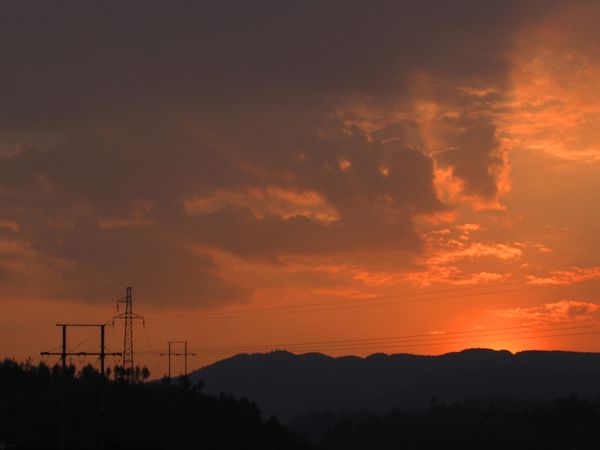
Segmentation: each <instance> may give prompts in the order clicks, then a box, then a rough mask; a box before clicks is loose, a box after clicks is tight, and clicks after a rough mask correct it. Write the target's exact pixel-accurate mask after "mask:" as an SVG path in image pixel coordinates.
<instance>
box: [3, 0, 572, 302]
mask: <svg viewBox="0 0 600 450" xmlns="http://www.w3.org/2000/svg"><path fill="white" fill-rule="evenodd" d="M561 5H562V2H549V1H544V2H541V1H540V2H536V1H528V2H521V1H503V2H486V3H485V4H484V3H482V2H479V1H461V2H456V1H421V2H395V1H377V2H366V1H365V2H351V3H346V2H341V3H340V2H312V1H300V2H275V3H273V2H269V3H263V2H247V1H218V2H216V1H215V2H212V1H205V2H190V1H170V2H159V1H144V2H137V1H131V2H126V3H122V2H108V3H102V4H98V3H96V2H88V1H80V2H74V3H72V4H70V5H68V6H57V5H52V4H50V3H46V2H39V3H37V2H33V3H29V2H27V3H23V2H22V3H19V4H12V5H7V4H3V5H2V6H0V14H2V16H3V17H5V18H7V20H6V21H5V22H6V26H3V27H2V29H1V30H0V54H2V55H3V58H2V61H1V62H0V65H1V67H0V86H1V87H2V88H1V90H0V131H1V133H2V141H1V143H2V145H3V147H2V148H1V149H0V155H1V156H0V195H1V196H2V203H1V204H0V242H3V247H2V252H1V253H0V280H3V281H2V282H3V284H4V285H5V287H6V289H5V290H4V292H7V293H9V295H11V296H13V297H14V296H19V295H32V293H35V295H39V296H42V297H44V296H46V297H52V296H63V297H67V298H71V297H72V298H82V297H84V296H87V298H89V299H91V300H93V299H97V298H103V297H104V296H106V295H107V292H110V291H114V285H118V286H125V285H144V286H147V292H148V293H149V294H148V296H149V298H148V300H150V301H154V302H156V303H162V304H166V305H169V306H173V307H191V306H195V305H197V306H208V305H216V304H221V303H224V302H244V301H247V300H248V298H249V296H250V295H251V294H252V289H250V288H248V287H245V286H243V285H240V284H238V283H237V282H236V281H235V280H232V279H231V278H227V277H226V276H225V275H224V273H223V271H222V267H221V266H220V263H219V261H218V260H217V257H216V254H217V252H222V253H225V254H228V255H232V256H234V257H236V258H241V259H243V260H247V261H252V260H261V261H267V262H269V263H271V264H275V265H276V264H282V263H283V262H282V261H283V260H282V257H284V256H290V255H291V256H299V257H300V256H314V255H321V256H323V257H326V256H332V255H336V256H339V255H350V254H352V255H357V254H379V253H384V252H390V251H391V252H399V253H408V254H410V255H413V256H414V255H419V254H420V253H422V252H426V251H427V248H428V246H427V245H426V242H425V240H424V239H423V236H422V235H421V233H420V232H419V230H418V228H417V226H416V221H417V220H420V219H422V218H428V219H430V220H433V221H435V220H438V219H439V218H440V217H443V216H444V215H447V214H451V213H453V212H455V211H456V208H458V206H459V205H460V204H464V203H468V204H470V205H471V206H472V207H473V208H475V209H485V208H488V209H496V210H500V209H502V208H501V205H500V203H499V202H500V200H501V198H502V196H503V195H505V194H506V193H507V192H508V191H509V190H510V178H509V173H510V166H509V164H508V157H507V152H508V150H507V148H508V147H507V146H506V145H505V140H506V133H507V132H508V131H507V130H513V131H514V128H515V125H514V123H509V122H508V121H507V120H506V119H505V116H504V115H503V114H505V113H506V108H510V107H512V106H511V101H512V99H511V98H510V94H511V92H512V89H513V87H514V83H515V72H514V61H515V60H514V57H513V56H514V55H513V53H511V52H513V51H514V50H515V48H516V46H515V36H517V35H518V33H519V32H522V30H523V29H526V28H527V27H528V26H529V25H530V24H531V23H544V22H543V21H542V22H540V21H541V18H543V17H545V16H548V15H550V16H551V15H552V14H553V11H556V10H557V8H559V7H561ZM57 137H59V138H57ZM473 229H474V228H473ZM483 254H485V255H495V256H497V257H498V258H501V259H502V258H509V259H512V258H515V257H518V256H520V253H519V250H518V249H515V248H513V247H510V246H509V245H507V244H506V243H497V242H495V243H489V244H477V243H475V244H473V245H471V246H469V247H465V248H460V249H458V247H457V249H456V250H455V251H454V253H452V252H446V253H444V255H441V254H439V255H437V256H436V255H428V256H427V257H426V258H425V259H427V258H428V259H427V260H428V261H429V263H430V264H434V265H436V266H443V265H445V263H449V262H451V261H453V260H455V259H458V258H465V257H467V256H468V255H471V256H473V257H474V256H477V257H481V256H482V255H483ZM502 255H508V256H502ZM436 257H437V258H438V259H437V260H435V258H436ZM440 258H442V259H443V261H442V259H440ZM451 269H452V268H451ZM499 276H500V275H498V274H495V273H488V272H478V273H475V274H473V276H472V277H470V278H469V277H467V278H468V279H472V280H475V281H473V282H478V280H495V279H498V277H499ZM442 278H443V277H442ZM467 278H465V279H467Z"/></svg>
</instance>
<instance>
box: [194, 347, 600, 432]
mask: <svg viewBox="0 0 600 450" xmlns="http://www.w3.org/2000/svg"><path fill="white" fill-rule="evenodd" d="M190 379H191V381H192V383H193V384H195V383H197V382H198V380H200V379H201V380H204V382H205V383H206V387H205V390H204V392H206V393H208V394H219V393H220V392H225V393H226V394H231V395H233V396H234V397H238V398H241V397H248V398H249V399H250V400H251V401H253V402H255V403H257V404H258V406H259V408H261V410H262V411H263V417H265V418H268V417H270V416H271V415H273V414H274V415H276V416H277V417H278V418H279V419H280V420H281V421H282V422H284V423H287V422H288V421H289V420H290V419H292V418H293V417H295V416H297V415H299V414H304V413H307V412H309V411H312V410H317V411H325V410H329V411H344V410H361V409H365V408H368V409H371V410H373V411H375V412H378V413H384V412H386V411H389V410H390V409H391V408H393V407H398V408H401V409H426V408H429V406H430V402H431V399H432V398H433V397H436V399H437V402H438V403H440V404H442V403H445V404H451V403H453V402H457V401H461V400H463V399H465V398H474V397H478V396H480V397H486V398H502V399H504V400H508V399H514V400H529V399H533V398H538V399H539V398H542V399H550V400H551V399H553V398H558V397H561V396H569V395H571V394H577V395H578V396H579V397H593V396H600V353H576V352H562V351H525V352H519V353H517V354H512V353H510V352H509V351H506V350H502V351H495V350H488V349H470V350H464V351H462V352H458V353H448V354H445V355H441V356H418V355H409V354H396V355H385V354H374V355H371V356H369V357H366V358H359V357H355V356H345V357H339V358H333V357H329V356H326V355H322V354H320V353H307V354H303V355H294V354H293V353H290V352H287V351H275V352H271V353H267V354H252V355H248V354H243V355H237V356H234V357H232V358H229V359H225V360H222V361H219V362H217V363H215V364H212V365H210V366H207V367H204V368H202V369H199V370H197V371H195V372H192V373H191V374H190Z"/></svg>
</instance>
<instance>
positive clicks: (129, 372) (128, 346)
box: [113, 287, 144, 384]
mask: <svg viewBox="0 0 600 450" xmlns="http://www.w3.org/2000/svg"><path fill="white" fill-rule="evenodd" d="M119 303H125V312H124V313H121V314H118V315H116V316H114V317H113V323H114V321H115V319H124V320H125V332H124V335H125V337H124V342H123V369H124V371H125V379H126V380H127V382H128V383H129V384H133V372H134V366H133V319H142V322H143V320H144V318H143V317H142V316H140V315H138V314H135V313H134V312H133V307H132V305H131V288H130V287H128V288H127V295H126V296H125V297H124V298H122V299H121V300H117V311H118V309H119Z"/></svg>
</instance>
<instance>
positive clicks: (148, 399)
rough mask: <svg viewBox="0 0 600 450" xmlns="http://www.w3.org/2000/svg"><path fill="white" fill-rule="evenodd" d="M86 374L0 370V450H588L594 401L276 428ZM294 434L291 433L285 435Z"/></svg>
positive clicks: (365, 415)
mask: <svg viewBox="0 0 600 450" xmlns="http://www.w3.org/2000/svg"><path fill="white" fill-rule="evenodd" d="M123 375H124V374H123V373H119V372H118V371H117V376H116V377H115V375H114V374H113V376H112V379H111V380H110V381H108V380H106V379H105V378H103V377H102V376H101V375H100V374H99V373H98V372H97V371H95V370H94V369H93V368H92V367H90V366H88V367H86V368H84V369H83V370H82V371H80V372H79V373H75V369H74V368H72V367H71V368H68V369H67V370H66V371H64V372H63V371H62V370H61V369H60V368H59V367H57V366H55V367H54V368H52V369H51V368H49V367H47V366H44V365H43V364H42V365H40V366H37V367H26V366H25V365H23V364H18V363H16V362H15V361H13V360H8V359H7V360H4V362H2V363H1V364H0V448H6V447H7V446H9V447H10V448H17V449H60V448H64V449H183V450H185V449H217V450H218V449H227V450H234V449H261V450H270V449H273V450H274V449H282V450H283V449H290V450H295V449H298V450H304V449H315V448H321V449H323V450H337V449H340V450H342V449H344V450H346V449H347V450H353V449H357V450H358V449H361V450H362V449H365V450H366V449H369V450H371V449H377V450H386V449H479V450H485V449H507V448H510V449H511V450H515V449H516V450H519V449H528V450H529V449H561V450H562V449H598V448H600V444H599V443H600V399H580V398H577V397H576V396H571V397H568V398H564V397H561V398H558V399H551V398H546V399H542V400H539V399H538V400H536V401H534V402H529V403H523V402H519V403H515V402H511V401H509V400H508V399H493V400H491V399H485V398H476V399H470V400H464V401H462V402H456V403H453V404H451V405H445V404H440V403H438V401H437V399H436V398H435V397H434V398H432V399H431V405H430V408H429V410H428V411H427V412H420V413H408V412H406V411H400V410H399V409H396V408H394V409H392V410H390V411H389V412H388V413H387V414H383V415H378V414H375V413H373V412H371V411H368V410H365V411H361V412H342V413H330V412H312V413H309V414H304V415H302V416H299V417H296V418H295V419H294V420H292V421H291V422H290V426H289V428H288V427H284V426H282V425H281V424H280V423H279V421H278V420H277V419H276V418H275V417H271V418H270V419H268V420H266V421H265V420H263V418H262V417H261V412H260V410H259V408H258V406H257V405H256V404H254V403H252V402H251V401H249V400H248V399H246V398H242V399H236V398H234V397H232V396H229V395H225V394H221V395H218V396H213V395H206V394H203V393H202V388H203V383H202V382H200V383H196V384H195V385H192V384H191V383H190V382H189V379H188V378H185V377H184V378H181V379H177V380H166V379H165V380H163V382H159V383H155V384H144V383H142V381H144V378H146V377H147V375H148V374H147V373H146V374H144V372H143V371H141V372H138V373H137V375H136V377H135V379H134V382H133V384H129V383H127V382H125V377H124V376H123ZM292 430H294V431H292Z"/></svg>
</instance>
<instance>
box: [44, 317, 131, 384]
mask: <svg viewBox="0 0 600 450" xmlns="http://www.w3.org/2000/svg"><path fill="white" fill-rule="evenodd" d="M106 325H107V324H106V323H100V324H98V323H57V324H56V326H57V327H62V352H60V353H58V352H41V353H40V354H41V355H42V356H50V355H58V356H60V357H61V359H62V368H63V372H64V371H65V370H66V368H67V356H100V372H101V373H102V376H106V375H105V371H104V359H105V358H106V357H107V356H121V353H106V352H105V351H104V349H105V348H106V347H105V346H104V328H105V327H106ZM67 327H100V352H98V353H90V352H67Z"/></svg>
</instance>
